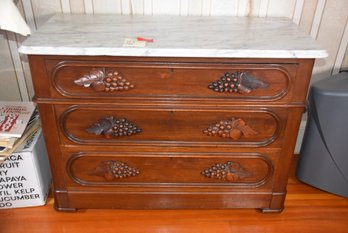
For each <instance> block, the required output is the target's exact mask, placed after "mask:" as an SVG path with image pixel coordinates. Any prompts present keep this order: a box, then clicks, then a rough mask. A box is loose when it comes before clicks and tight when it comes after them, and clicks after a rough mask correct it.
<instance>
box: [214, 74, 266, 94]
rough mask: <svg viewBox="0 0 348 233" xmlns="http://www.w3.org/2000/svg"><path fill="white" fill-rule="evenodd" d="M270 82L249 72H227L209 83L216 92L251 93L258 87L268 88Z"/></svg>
mask: <svg viewBox="0 0 348 233" xmlns="http://www.w3.org/2000/svg"><path fill="white" fill-rule="evenodd" d="M267 87H268V84H267V83H264V82H262V81H260V80H258V79H256V78H254V77H252V76H250V75H248V73H247V72H238V71H237V72H234V73H229V72H227V73H225V74H224V75H223V76H222V77H221V78H220V79H219V80H216V81H214V82H212V83H210V84H209V85H208V88H209V89H212V90H213V91H216V92H231V93H232V92H235V93H240V94H244V93H250V92H251V91H252V90H254V89H257V88H267Z"/></svg>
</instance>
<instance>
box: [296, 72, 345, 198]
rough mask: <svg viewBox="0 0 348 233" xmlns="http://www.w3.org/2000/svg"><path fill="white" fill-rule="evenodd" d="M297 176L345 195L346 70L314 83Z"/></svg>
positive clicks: (327, 189)
mask: <svg viewBox="0 0 348 233" xmlns="http://www.w3.org/2000/svg"><path fill="white" fill-rule="evenodd" d="M296 173H297V177H298V178H299V179H300V180H301V181H303V182H305V183H307V184H309V185H312V186H314V187H317V188H319V189H322V190H325V191H328V192H331V193H334V194H337V195H340V196H344V197H348V73H347V72H342V73H340V74H337V75H334V76H332V77H330V78H327V79H324V80H321V81H319V82H317V83H314V84H313V85H312V87H311V89H310V92H309V109H308V122H307V126H306V130H305V135H304V138H303V143H302V147H301V152H300V160H299V164H298V167H297V171H296Z"/></svg>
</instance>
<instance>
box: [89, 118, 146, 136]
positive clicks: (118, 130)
mask: <svg viewBox="0 0 348 233" xmlns="http://www.w3.org/2000/svg"><path fill="white" fill-rule="evenodd" d="M87 132H88V133H92V134H96V135H105V137H107V138H111V137H121V136H131V135H133V134H137V133H140V132H141V129H140V128H139V127H138V126H136V125H135V124H134V123H132V122H130V121H128V120H127V119H126V118H117V117H113V116H110V117H103V118H101V119H100V120H99V121H98V122H97V123H94V124H93V125H92V126H91V127H89V128H88V129H87Z"/></svg>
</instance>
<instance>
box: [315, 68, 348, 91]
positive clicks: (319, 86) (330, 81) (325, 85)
mask: <svg viewBox="0 0 348 233" xmlns="http://www.w3.org/2000/svg"><path fill="white" fill-rule="evenodd" d="M312 90H313V91H315V92H319V93H320V94H321V95H330V96H348V72H342V73H339V74H335V75H333V76H331V77H329V78H326V79H323V80H320V81H318V82H316V83H314V84H313V85H312Z"/></svg>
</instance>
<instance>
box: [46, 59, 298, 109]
mask: <svg viewBox="0 0 348 233" xmlns="http://www.w3.org/2000/svg"><path fill="white" fill-rule="evenodd" d="M51 63H52V64H51V65H52V68H51V69H52V71H51V77H52V82H53V84H54V88H55V89H56V91H57V93H53V95H54V97H57V98H59V97H62V96H66V97H72V98H91V97H93V98H105V97H108V98H123V97H127V98H129V97H132V98H136V99H138V98H139V99H143V98H149V99H160V100H163V98H171V97H174V98H184V99H209V100H210V101H215V100H216V101H219V100H225V101H253V102H260V101H276V100H280V99H283V98H284V101H290V98H291V95H288V94H289V90H290V83H291V80H292V79H294V78H295V75H296V70H297V65H296V64H247V63H246V64H240V63H237V64H236V63H233V62H231V63H221V64H216V63H212V64H210V63H194V64H193V63H189V62H188V63H175V62H174V63H151V62H144V63H141V62H134V63H132V62H116V61H115V62H105V61H100V62H94V63H93V62H88V61H82V62H81V61H64V62H58V63H56V64H54V60H52V61H51ZM227 76H228V77H227ZM232 76H235V78H233V77H232ZM230 77H231V78H232V80H230V81H228V80H227V79H230ZM234 79H236V81H234ZM225 85H227V86H225ZM285 97H286V98H285Z"/></svg>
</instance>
